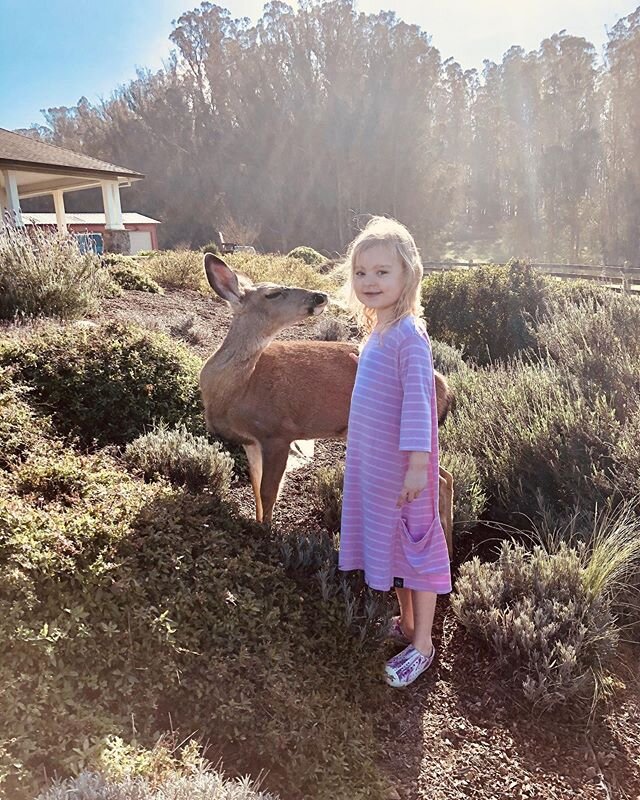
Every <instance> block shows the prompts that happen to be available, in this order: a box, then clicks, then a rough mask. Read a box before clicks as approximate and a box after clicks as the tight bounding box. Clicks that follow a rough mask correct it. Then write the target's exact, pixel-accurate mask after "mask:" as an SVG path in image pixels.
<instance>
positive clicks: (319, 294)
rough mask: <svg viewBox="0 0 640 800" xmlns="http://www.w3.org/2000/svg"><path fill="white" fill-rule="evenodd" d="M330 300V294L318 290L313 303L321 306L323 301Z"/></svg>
mask: <svg viewBox="0 0 640 800" xmlns="http://www.w3.org/2000/svg"><path fill="white" fill-rule="evenodd" d="M328 300H329V295H327V294H324V293H323V292H316V293H315V294H314V295H313V304H314V305H316V306H321V305H322V304H323V303H326V302H327V301H328Z"/></svg>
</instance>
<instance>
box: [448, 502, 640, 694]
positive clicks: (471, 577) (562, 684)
mask: <svg viewBox="0 0 640 800" xmlns="http://www.w3.org/2000/svg"><path fill="white" fill-rule="evenodd" d="M574 522H575V519H574ZM639 527H640V523H639V522H638V516H637V509H636V508H635V507H633V506H632V505H628V504H627V505H623V506H621V507H620V508H619V509H618V510H617V511H616V512H606V513H604V514H600V515H599V516H598V517H597V518H596V519H595V522H594V523H593V525H592V527H591V529H589V530H587V529H585V530H582V531H580V530H577V529H576V526H575V525H570V526H568V527H567V526H565V527H564V528H562V529H560V528H556V529H549V528H546V529H543V530H540V531H537V534H538V537H539V539H540V541H541V542H542V544H541V545H537V546H535V547H534V549H533V552H528V551H527V550H526V549H525V548H524V547H523V546H522V545H514V544H512V543H510V542H503V543H502V548H501V551H500V557H499V559H498V561H497V562H496V563H485V564H482V563H480V561H479V559H478V558H474V559H473V560H472V561H470V562H466V563H465V564H463V565H462V566H461V569H460V574H459V577H458V580H457V581H456V586H455V593H454V594H453V596H452V601H451V602H452V608H453V611H454V613H455V614H456V616H457V617H458V619H459V620H460V621H461V623H462V624H463V625H464V626H465V627H466V628H467V629H468V630H469V631H470V632H471V633H472V634H473V635H475V636H477V637H478V638H480V639H482V640H483V641H485V642H486V643H487V644H488V645H489V646H490V647H491V648H492V650H493V652H494V654H495V655H496V657H497V659H498V663H499V665H500V666H501V667H503V668H504V674H505V678H506V679H507V680H508V681H510V682H511V683H512V685H513V686H514V687H516V688H517V689H518V690H520V691H522V692H524V695H525V697H526V698H527V699H528V700H529V701H530V702H532V703H533V704H535V705H537V706H538V708H539V709H540V710H546V709H549V708H551V707H553V706H556V705H558V704H560V703H565V702H567V701H575V702H577V703H578V704H583V705H584V708H585V709H586V710H588V709H593V706H594V704H595V703H596V702H597V701H598V700H599V699H601V698H602V697H603V696H605V695H606V694H607V693H608V692H609V691H610V690H611V689H612V687H613V686H614V683H615V681H614V679H613V675H612V674H610V672H609V670H610V668H611V664H612V661H613V657H614V655H615V650H616V645H617V642H618V639H619V633H620V628H619V622H618V619H617V612H618V609H617V603H618V602H619V599H620V598H621V597H623V596H624V594H625V591H626V589H627V587H628V586H629V585H630V583H631V582H632V581H633V580H634V579H635V576H636V574H637V568H638V565H639V564H640V536H639V535H638V534H639V532H640V531H639ZM568 532H569V537H568V540H567V535H568ZM636 614H637V608H636Z"/></svg>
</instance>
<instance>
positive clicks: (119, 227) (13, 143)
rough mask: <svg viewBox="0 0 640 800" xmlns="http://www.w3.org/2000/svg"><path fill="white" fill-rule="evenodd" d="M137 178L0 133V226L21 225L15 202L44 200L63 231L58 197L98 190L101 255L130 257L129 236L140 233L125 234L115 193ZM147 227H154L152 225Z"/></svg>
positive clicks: (128, 172) (61, 204)
mask: <svg viewBox="0 0 640 800" xmlns="http://www.w3.org/2000/svg"><path fill="white" fill-rule="evenodd" d="M143 178H144V175H142V174H140V173H139V172H134V171H133V170H131V169H128V168H126V167H119V166H117V165H116V164H110V163H108V162H107V161H100V160H99V159H97V158H91V157H90V156H85V155H83V154H81V153H75V152H73V151H72V150H67V149H65V148H62V147H56V146H55V145H52V144H48V143H47V142H40V141H37V140H36V139H32V138H30V137H29V136H24V135H22V134H20V133H13V132H12V131H8V130H5V129H4V128H0V208H1V209H2V213H1V214H0V225H3V224H7V223H9V224H12V225H17V226H22V225H24V224H25V222H24V220H23V217H22V210H21V208H20V200H21V199H23V198H27V197H41V196H43V195H49V194H50V195H52V196H53V203H54V208H55V215H51V216H52V217H53V216H55V224H56V225H57V227H58V228H59V229H60V230H67V225H68V219H67V215H66V213H65V208H64V193H65V192H70V191H74V192H75V191H78V190H81V189H93V188H96V187H100V188H101V189H102V202H103V208H104V231H103V234H102V235H103V244H104V249H105V250H106V251H110V252H116V253H130V252H131V244H132V242H131V233H138V232H141V231H136V230H133V229H128V227H127V225H125V221H124V217H123V214H122V207H121V204H120V189H121V188H122V187H125V186H130V185H131V184H132V183H133V182H134V181H139V180H142V179H143ZM30 216H33V215H30ZM81 216H83V217H84V216H86V215H81ZM145 219H146V218H145ZM153 222H154V223H155V224H157V222H155V220H154V221H153ZM36 224H37V223H36ZM71 224H72V226H73V225H74V224H75V223H73V222H72V223H71ZM80 224H85V225H90V224H91V223H89V222H88V221H86V222H84V223H80ZM140 224H142V223H140ZM144 224H147V223H144ZM135 238H136V237H134V242H135ZM138 249H141V248H138Z"/></svg>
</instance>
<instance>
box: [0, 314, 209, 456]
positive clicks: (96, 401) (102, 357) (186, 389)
mask: <svg viewBox="0 0 640 800" xmlns="http://www.w3.org/2000/svg"><path fill="white" fill-rule="evenodd" d="M8 365H12V366H13V367H14V368H15V371H16V378H17V380H19V381H20V382H23V383H25V384H26V385H28V386H30V387H31V388H32V390H33V391H32V397H33V398H34V401H36V402H37V403H39V404H41V405H42V406H43V407H44V408H45V409H46V410H47V411H48V412H50V413H51V417H52V420H53V423H54V425H55V426H56V428H57V429H58V430H59V431H60V432H62V433H64V434H72V435H77V436H79V437H80V440H81V441H82V442H83V443H85V444H90V443H91V442H92V441H94V440H95V441H96V442H97V443H98V444H100V445H102V444H106V443H110V442H111V443H124V442H128V441H131V440H132V439H134V438H135V437H136V436H139V435H140V434H141V433H144V432H145V430H147V429H150V428H151V427H152V426H153V424H154V423H155V422H160V421H164V422H166V423H167V424H169V425H175V424H177V423H179V422H184V423H185V424H186V425H187V427H188V428H189V430H192V431H193V432H194V433H201V432H204V421H203V413H202V409H201V406H200V399H199V390H198V370H199V367H200V362H199V360H198V359H197V358H196V357H194V356H193V355H191V354H190V353H189V352H188V351H187V350H186V349H185V348H183V347H182V346H181V345H178V344H176V343H175V342H173V341H171V339H170V338H169V337H167V336H165V335H164V334H161V333H154V332H150V331H145V330H142V329H141V328H138V327H136V326H127V325H122V324H120V323H108V324H106V325H102V326H97V327H95V328H84V327H83V328H77V327H75V326H72V327H66V328H52V327H50V328H45V329H43V330H41V331H39V332H37V333H34V334H33V335H32V336H31V337H30V338H26V339H23V340H20V341H16V342H9V341H5V342H0V367H1V366H8Z"/></svg>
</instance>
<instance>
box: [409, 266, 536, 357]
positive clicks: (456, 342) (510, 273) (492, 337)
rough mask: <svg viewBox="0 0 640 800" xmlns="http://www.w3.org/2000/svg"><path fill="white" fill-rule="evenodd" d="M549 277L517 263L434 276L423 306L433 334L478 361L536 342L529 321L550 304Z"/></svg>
mask: <svg viewBox="0 0 640 800" xmlns="http://www.w3.org/2000/svg"><path fill="white" fill-rule="evenodd" d="M549 292H550V289H549V283H548V279H547V278H545V277H544V275H542V274H541V273H540V272H537V271H536V270H535V269H533V268H532V267H530V266H529V265H527V264H522V263H520V262H518V261H514V262H511V263H509V264H508V265H507V266H505V267H499V266H488V267H474V268H472V269H469V270H451V271H449V272H437V273H434V274H432V275H429V276H428V277H426V278H425V280H424V281H423V283H422V305H423V307H424V313H425V318H426V322H427V328H428V330H429V334H430V335H431V336H432V337H433V338H435V339H438V340H440V341H442V342H445V343H446V344H449V345H452V346H453V347H456V348H458V349H459V350H462V351H463V353H464V355H465V358H470V359H472V360H473V361H475V362H477V363H478V364H488V363H490V362H492V361H496V360H498V359H506V358H509V357H510V356H513V355H516V354H517V353H520V352H521V351H523V350H526V349H529V348H531V347H534V346H535V343H536V342H535V337H534V335H533V334H532V332H531V330H530V328H529V326H528V324H527V323H528V322H529V321H530V319H531V318H532V317H533V316H535V315H536V313H537V312H538V311H539V310H540V309H542V308H543V307H544V305H545V302H546V299H547V296H548V294H549Z"/></svg>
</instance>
